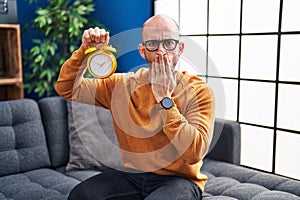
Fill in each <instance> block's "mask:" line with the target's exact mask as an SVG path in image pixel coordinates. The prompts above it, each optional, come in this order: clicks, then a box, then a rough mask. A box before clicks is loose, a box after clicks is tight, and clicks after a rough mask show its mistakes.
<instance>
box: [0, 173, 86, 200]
mask: <svg viewBox="0 0 300 200" xmlns="http://www.w3.org/2000/svg"><path fill="white" fill-rule="evenodd" d="M79 182H80V181H79V180H76V179H74V178H72V177H68V176H65V175H63V174H62V173H60V172H57V171H55V170H51V169H36V170H32V171H29V172H25V173H19V174H14V175H8V176H4V177H0V199H14V200H24V199H30V200H41V199H59V200H63V199H67V196H68V194H69V193H70V192H71V190H72V189H73V188H74V186H76V185H77V184H78V183H79ZM1 197H5V198H1Z"/></svg>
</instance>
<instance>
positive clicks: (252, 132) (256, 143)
mask: <svg viewBox="0 0 300 200" xmlns="http://www.w3.org/2000/svg"><path fill="white" fill-rule="evenodd" d="M299 7H300V1H299V0H251V1H243V0H226V1H218V0H176V1H174V0H155V1H154V13H155V14H166V15H169V16H171V17H173V18H174V19H175V20H176V21H177V22H178V23H179V25H180V27H181V30H180V33H181V35H182V37H183V38H184V42H186V43H187V44H188V45H186V48H185V50H186V52H184V54H183V58H181V60H180V64H179V68H180V69H181V70H187V71H190V72H191V73H194V74H197V75H199V76H201V77H203V79H205V81H207V83H208V84H209V85H210V86H211V87H212V89H213V90H214V92H215V97H216V100H217V102H216V108H217V110H216V116H217V117H223V118H226V119H230V120H236V121H238V122H240V123H241V130H242V151H241V164H242V165H245V166H249V167H253V168H257V169H260V170H264V171H268V172H272V173H275V174H280V175H284V176H289V177H292V178H296V179H300V171H299V168H300V160H299V159H295V158H296V157H299V155H298V154H299V153H298V152H299V150H300V149H299V146H300V123H299V119H300V114H299V113H300V104H299V102H300V95H299V94H300V67H299V66H300V56H299V52H300V20H299V18H300V14H299V13H300V12H299ZM190 48H192V49H194V50H195V49H196V50H197V51H196V52H198V54H197V53H196V55H194V54H195V51H191V50H188V49H190ZM191 55H192V56H191ZM220 99H221V100H220ZM258 138H259V139H258ZM254 147H255V148H254ZM274 147H275V148H274Z"/></svg>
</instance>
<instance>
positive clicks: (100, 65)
mask: <svg viewBox="0 0 300 200" xmlns="http://www.w3.org/2000/svg"><path fill="white" fill-rule="evenodd" d="M96 64H98V65H99V67H102V66H103V65H104V64H105V62H103V63H101V64H100V63H98V62H97V63H96Z"/></svg>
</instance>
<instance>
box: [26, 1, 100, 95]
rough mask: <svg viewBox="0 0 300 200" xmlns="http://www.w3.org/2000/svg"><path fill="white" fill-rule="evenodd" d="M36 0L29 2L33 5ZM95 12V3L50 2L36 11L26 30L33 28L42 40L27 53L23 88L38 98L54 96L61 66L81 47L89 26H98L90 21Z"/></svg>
mask: <svg viewBox="0 0 300 200" xmlns="http://www.w3.org/2000/svg"><path fill="white" fill-rule="evenodd" d="M33 1H36V0H29V2H30V3H32V2H33ZM94 10H95V7H94V3H93V0H48V1H47V5H46V6H40V7H38V8H37V10H36V17H35V18H34V19H33V20H32V22H30V23H29V24H28V25H27V27H33V28H35V29H36V30H37V32H39V33H40V34H41V38H36V39H33V40H32V41H33V43H34V46H33V47H32V48H31V49H30V50H26V51H25V53H24V55H23V60H24V69H26V70H24V71H25V72H24V80H25V84H24V88H25V89H26V90H27V91H28V93H35V94H37V95H38V96H39V97H42V96H51V95H55V94H56V93H55V90H54V87H55V83H56V80H57V76H58V73H59V69H60V66H61V65H62V64H63V63H64V61H65V60H66V58H68V57H69V56H70V54H71V53H72V52H73V51H74V50H75V49H77V48H78V45H79V42H80V41H81V35H82V32H83V29H84V28H85V27H86V25H89V26H99V24H98V23H97V22H96V21H94V20H92V19H91V18H90V15H91V13H92V12H93V11H94Z"/></svg>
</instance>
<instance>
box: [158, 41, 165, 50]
mask: <svg viewBox="0 0 300 200" xmlns="http://www.w3.org/2000/svg"><path fill="white" fill-rule="evenodd" d="M157 51H158V52H165V51H166V50H165V48H164V43H163V42H160V43H159V44H158V49H157Z"/></svg>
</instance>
